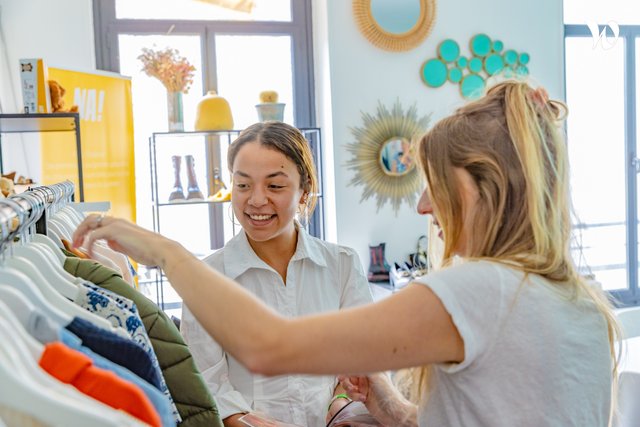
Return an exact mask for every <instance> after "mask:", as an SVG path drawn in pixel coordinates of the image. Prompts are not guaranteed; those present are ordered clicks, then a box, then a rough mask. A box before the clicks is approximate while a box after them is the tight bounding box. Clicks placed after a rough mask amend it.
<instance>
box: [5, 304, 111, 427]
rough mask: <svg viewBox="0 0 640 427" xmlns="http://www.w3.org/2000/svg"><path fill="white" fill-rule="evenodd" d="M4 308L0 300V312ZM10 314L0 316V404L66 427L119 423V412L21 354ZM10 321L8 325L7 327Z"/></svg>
mask: <svg viewBox="0 0 640 427" xmlns="http://www.w3.org/2000/svg"><path fill="white" fill-rule="evenodd" d="M7 310H8V308H7V307H6V305H5V304H3V303H2V302H1V301H0V313H6V312H7ZM9 319H10V316H2V315H0V340H2V342H3V343H11V344H10V345H2V346H0V383H2V385H3V386H2V387H0V404H2V405H3V406H6V407H9V408H13V409H16V410H18V411H19V412H21V413H24V414H27V415H30V416H32V417H33V418H35V419H37V420H39V421H41V422H43V423H46V424H47V425H64V426H70V427H76V426H77V427H81V426H87V425H91V426H101V427H116V426H118V425H122V424H121V421H120V420H119V419H120V418H121V417H120V414H119V413H118V411H116V410H114V409H113V408H111V407H109V406H106V405H104V404H102V403H101V402H98V401H96V400H94V399H92V398H90V397H88V396H86V395H84V394H82V393H81V392H80V391H78V390H76V389H75V388H73V387H72V386H69V385H65V384H62V383H61V382H59V381H58V380H56V379H55V378H53V377H51V376H50V375H48V374H47V373H46V372H44V371H43V370H42V369H41V368H40V367H39V366H38V364H37V362H36V360H34V359H33V358H30V357H25V355H26V354H27V351H28V350H27V348H26V345H25V343H24V342H23V341H22V339H23V338H24V337H23V336H22V335H21V334H20V333H18V332H17V330H20V329H23V328H21V326H20V324H19V323H17V322H13V323H11V321H10V320H9ZM10 324H11V326H9V325H10Z"/></svg>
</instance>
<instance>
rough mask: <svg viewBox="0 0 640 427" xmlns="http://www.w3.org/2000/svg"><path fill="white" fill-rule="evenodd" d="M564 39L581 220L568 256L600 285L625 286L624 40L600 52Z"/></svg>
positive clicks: (582, 41) (572, 159) (573, 183)
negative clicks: (571, 250) (586, 267)
mask: <svg viewBox="0 0 640 427" xmlns="http://www.w3.org/2000/svg"><path fill="white" fill-rule="evenodd" d="M565 40H566V85H567V88H566V89H567V103H568V105H569V117H568V121H567V136H568V148H569V159H570V162H571V186H572V192H573V193H572V194H573V203H574V207H575V210H576V214H577V216H578V220H579V222H580V224H581V225H580V226H579V227H578V229H577V230H576V231H577V234H578V239H577V241H576V244H575V245H574V255H575V256H576V260H580V264H581V267H584V264H585V263H586V265H588V266H589V267H591V271H592V272H593V273H594V274H595V275H596V279H597V280H598V281H600V282H601V283H602V285H603V287H604V288H605V289H607V290H611V289H620V288H625V287H627V286H628V285H627V278H626V277H627V275H626V269H627V266H626V231H625V230H626V211H625V200H626V192H625V188H626V185H625V168H624V165H625V146H624V70H623V66H624V58H623V54H624V43H623V42H622V40H620V42H619V43H616V44H615V45H614V46H613V47H612V48H611V49H608V50H605V49H601V48H598V49H594V48H593V44H592V40H591V38H569V37H568V38H566V39H565ZM580 251H581V253H580ZM585 272H586V271H585Z"/></svg>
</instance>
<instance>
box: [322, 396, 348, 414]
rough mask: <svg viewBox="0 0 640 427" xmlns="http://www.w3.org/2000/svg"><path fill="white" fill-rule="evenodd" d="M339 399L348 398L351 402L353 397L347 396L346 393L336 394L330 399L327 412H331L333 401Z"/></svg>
mask: <svg viewBox="0 0 640 427" xmlns="http://www.w3.org/2000/svg"><path fill="white" fill-rule="evenodd" d="M338 399H347V400H348V401H349V402H351V398H350V397H349V396H347V395H346V394H345V393H340V394H336V395H335V396H333V398H332V399H331V400H330V401H329V406H328V407H327V412H329V409H331V405H333V402H335V401H336V400H338Z"/></svg>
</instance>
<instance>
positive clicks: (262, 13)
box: [116, 0, 291, 22]
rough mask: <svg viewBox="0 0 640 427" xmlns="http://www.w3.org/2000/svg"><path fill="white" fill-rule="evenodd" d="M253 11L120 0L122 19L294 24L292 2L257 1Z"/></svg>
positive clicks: (206, 3)
mask: <svg viewBox="0 0 640 427" xmlns="http://www.w3.org/2000/svg"><path fill="white" fill-rule="evenodd" d="M253 2H254V4H255V7H254V8H253V10H252V11H251V12H242V11H236V10H232V9H228V8H224V7H221V6H217V5H216V3H227V4H228V3H234V0H225V1H220V0H218V1H216V0H116V18H118V19H171V20H210V21H281V22H290V21H291V0H253Z"/></svg>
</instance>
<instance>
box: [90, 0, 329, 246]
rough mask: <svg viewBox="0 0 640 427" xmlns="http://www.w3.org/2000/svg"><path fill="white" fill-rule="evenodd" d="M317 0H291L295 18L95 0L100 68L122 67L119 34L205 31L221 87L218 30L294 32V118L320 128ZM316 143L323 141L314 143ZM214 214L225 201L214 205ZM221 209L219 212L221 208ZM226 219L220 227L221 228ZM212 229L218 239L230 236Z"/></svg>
mask: <svg viewBox="0 0 640 427" xmlns="http://www.w3.org/2000/svg"><path fill="white" fill-rule="evenodd" d="M311 11H312V6H311V0H291V21H228V20H227V21H225V20H220V21H213V20H166V19H153V20H151V19H149V20H143V19H117V18H116V0H93V22H94V40H95V50H96V68H97V69H99V70H106V71H112V72H115V73H119V72H120V58H119V51H118V36H119V35H120V34H130V35H165V34H167V33H168V32H169V31H170V33H171V35H199V36H200V40H201V55H202V64H203V66H204V68H205V72H204V73H203V82H202V87H203V88H204V89H205V92H206V91H208V90H216V91H218V79H217V75H216V70H217V63H216V45H215V36H216V34H224V35H245V36H246V35H286V36H289V37H291V43H292V47H291V52H292V62H291V63H292V67H293V70H292V77H293V103H294V105H293V111H294V114H293V119H294V124H295V126H296V127H298V128H301V129H314V128H317V124H316V113H315V103H314V99H315V97H314V92H315V87H314V78H313V76H314V73H313V70H314V64H313V38H312V15H311ZM320 138H321V136H320V135H318V140H317V141H314V142H312V148H313V149H318V150H321V149H322V148H321V145H320V144H321V139H320ZM314 144H316V145H317V147H316V146H314ZM317 154H318V159H317V167H318V169H319V170H318V172H317V173H318V177H319V179H320V177H322V172H323V171H322V170H321V168H322V161H321V159H322V153H321V152H319V153H317ZM320 197H324V194H323V193H321V195H320ZM211 209H212V214H214V212H215V209H218V210H220V208H219V207H215V206H213V207H212V208H211ZM323 210H324V203H318V206H317V208H316V210H315V212H314V213H313V215H312V217H311V218H310V219H309V223H308V230H309V233H310V234H312V235H314V236H316V237H319V238H321V239H323V238H324V212H323ZM218 214H219V212H218ZM221 227H222V225H221V223H220V224H218V225H217V226H216V227H214V228H217V229H220V228H221ZM221 239H222V237H221V236H220V235H218V232H217V231H214V230H213V229H212V236H211V240H212V242H214V243H212V244H213V245H215V246H220V245H221V244H222V243H223V242H224V241H223V239H222V240H221Z"/></svg>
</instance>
